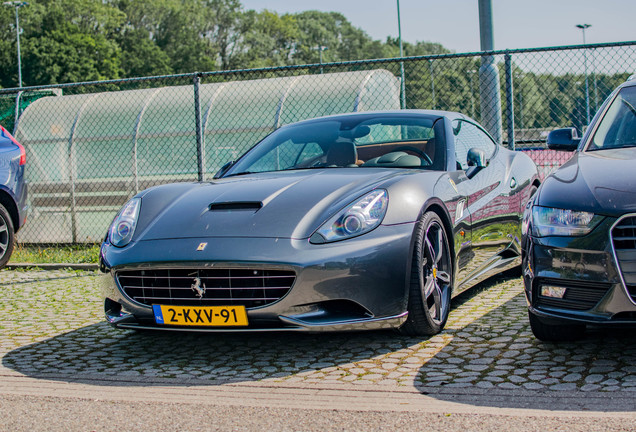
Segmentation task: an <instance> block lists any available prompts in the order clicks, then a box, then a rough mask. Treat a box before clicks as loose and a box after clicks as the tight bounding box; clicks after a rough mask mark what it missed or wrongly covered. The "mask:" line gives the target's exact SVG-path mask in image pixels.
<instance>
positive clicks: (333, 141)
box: [225, 115, 444, 176]
mask: <svg viewBox="0 0 636 432" xmlns="http://www.w3.org/2000/svg"><path fill="white" fill-rule="evenodd" d="M435 120H436V118H435V117H430V116H425V115H417V116H413V115H411V116H388V115H387V116H365V115H360V116H343V117H330V118H325V119H322V120H318V121H313V122H310V123H304V124H303V123H301V124H297V125H290V126H287V127H283V128H281V129H278V130H277V131H275V132H273V133H272V134H270V135H269V136H267V137H266V138H265V139H263V141H261V142H260V143H259V144H258V145H256V146H255V147H254V148H252V149H251V150H250V151H249V152H248V153H247V154H245V155H244V156H243V157H242V158H241V159H239V160H238V161H237V163H236V164H234V166H232V168H231V169H230V170H228V172H227V174H225V176H232V175H240V174H245V173H257V172H269V171H285V170H300V169H315V168H352V169H354V168H355V169H358V168H369V167H390V168H419V169H440V168H438V167H441V166H442V163H443V161H442V159H443V158H444V151H443V150H441V149H439V148H438V147H439V146H443V143H441V142H440V141H441V140H439V139H437V137H436V134H435V129H437V128H436V127H434V123H435Z"/></svg>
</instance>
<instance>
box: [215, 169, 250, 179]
mask: <svg viewBox="0 0 636 432" xmlns="http://www.w3.org/2000/svg"><path fill="white" fill-rule="evenodd" d="M246 174H254V173H253V172H252V171H241V172H238V173H232V174H228V175H224V176H223V177H221V178H228V177H235V176H242V175H246Z"/></svg>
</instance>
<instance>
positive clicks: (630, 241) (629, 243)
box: [612, 215, 636, 302]
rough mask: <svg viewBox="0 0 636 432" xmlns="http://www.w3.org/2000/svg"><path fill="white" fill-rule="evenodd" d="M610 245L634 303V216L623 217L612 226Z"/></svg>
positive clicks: (635, 266) (635, 240) (635, 270)
mask: <svg viewBox="0 0 636 432" xmlns="http://www.w3.org/2000/svg"><path fill="white" fill-rule="evenodd" d="M612 244H613V245H614V251H615V252H616V259H617V260H618V265H619V267H620V270H621V273H622V274H623V280H624V281H625V284H626V285H627V290H628V292H629V294H630V296H631V298H632V300H634V301H635V302H636V289H635V288H634V287H635V286H636V215H631V216H627V217H624V218H623V219H621V220H620V221H619V222H618V223H617V224H616V225H615V226H614V228H613V229H612Z"/></svg>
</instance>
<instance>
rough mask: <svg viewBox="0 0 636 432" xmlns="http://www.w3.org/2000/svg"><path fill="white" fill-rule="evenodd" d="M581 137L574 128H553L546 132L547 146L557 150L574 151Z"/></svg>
mask: <svg viewBox="0 0 636 432" xmlns="http://www.w3.org/2000/svg"><path fill="white" fill-rule="evenodd" d="M580 142H581V138H579V135H578V133H577V132H576V129H575V128H572V127H570V128H563V129H555V130H553V131H551V132H550V133H549V134H548V148H549V149H550V150H559V151H575V150H576V149H577V148H578V147H579V143H580Z"/></svg>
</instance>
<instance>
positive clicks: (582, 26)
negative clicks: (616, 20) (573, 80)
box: [576, 24, 592, 125]
mask: <svg viewBox="0 0 636 432" xmlns="http://www.w3.org/2000/svg"><path fill="white" fill-rule="evenodd" d="M590 27H592V24H577V25H576V28H579V29H581V32H583V45H585V29H587V28H590ZM583 62H584V65H585V66H584V67H585V111H586V119H587V123H586V124H588V125H589V124H590V86H589V83H588V79H587V50H586V49H585V48H583Z"/></svg>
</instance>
